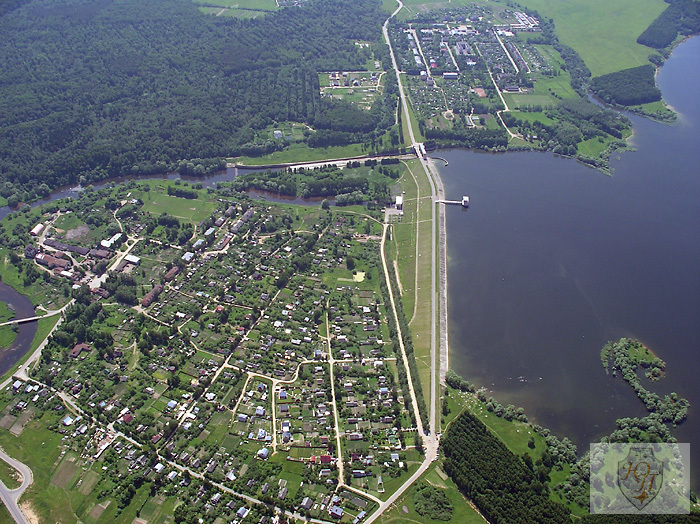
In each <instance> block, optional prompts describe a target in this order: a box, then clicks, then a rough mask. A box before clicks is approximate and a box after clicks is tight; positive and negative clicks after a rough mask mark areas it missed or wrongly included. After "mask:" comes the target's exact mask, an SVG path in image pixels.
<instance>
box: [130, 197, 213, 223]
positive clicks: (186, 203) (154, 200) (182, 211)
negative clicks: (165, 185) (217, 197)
mask: <svg viewBox="0 0 700 524" xmlns="http://www.w3.org/2000/svg"><path fill="white" fill-rule="evenodd" d="M143 210H144V211H146V212H148V213H152V214H154V215H160V214H161V213H163V212H165V213H167V214H169V215H172V216H174V217H176V218H180V219H182V220H185V221H187V222H192V223H194V222H200V221H201V220H203V219H205V218H207V217H208V216H210V215H211V214H212V212H213V211H214V205H213V204H212V203H211V202H205V201H203V200H199V199H193V200H190V199H187V198H178V197H175V196H170V195H164V194H162V193H151V194H149V195H147V196H144V204H143Z"/></svg>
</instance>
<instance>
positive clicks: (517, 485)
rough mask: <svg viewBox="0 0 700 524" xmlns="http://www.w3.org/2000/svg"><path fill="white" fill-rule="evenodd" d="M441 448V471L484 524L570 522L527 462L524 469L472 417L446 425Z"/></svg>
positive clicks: (467, 416) (568, 514)
mask: <svg viewBox="0 0 700 524" xmlns="http://www.w3.org/2000/svg"><path fill="white" fill-rule="evenodd" d="M440 445H441V447H442V449H443V451H444V453H445V463H444V467H445V472H446V473H447V474H448V475H450V477H451V478H452V480H453V481H454V482H455V484H457V486H458V487H459V489H460V491H462V493H464V495H466V496H467V497H468V498H469V499H471V500H472V501H473V502H474V504H476V506H477V507H478V508H479V510H480V511H481V513H482V514H483V515H484V517H485V518H486V519H487V520H488V521H489V522H492V523H494V524H500V523H508V524H518V523H523V524H525V523H528V524H529V523H532V522H539V523H541V524H554V523H559V524H563V523H567V524H568V523H569V522H570V518H571V517H570V511H569V509H568V508H566V507H565V506H563V505H562V504H559V503H557V502H553V501H551V500H549V489H548V488H547V486H546V485H545V484H544V483H543V482H541V481H540V480H539V479H538V478H536V476H535V474H534V471H533V469H532V468H531V466H532V461H528V462H529V463H528V464H526V462H524V461H523V460H521V459H520V458H518V457H517V456H516V455H514V454H513V453H512V452H511V451H510V450H509V449H508V448H507V447H506V446H505V445H504V444H503V443H502V442H501V441H500V440H499V439H498V437H496V436H495V435H494V434H493V433H491V431H490V430H489V429H488V428H487V427H486V426H485V425H484V424H482V423H481V422H480V421H479V420H478V419H477V418H476V417H475V416H474V415H472V414H471V413H469V412H464V413H462V414H461V415H460V416H458V417H457V418H456V419H455V420H454V421H453V422H452V424H450V426H449V428H448V430H447V433H446V434H445V435H444V436H443V438H442V440H441V443H440ZM528 457H529V455H528Z"/></svg>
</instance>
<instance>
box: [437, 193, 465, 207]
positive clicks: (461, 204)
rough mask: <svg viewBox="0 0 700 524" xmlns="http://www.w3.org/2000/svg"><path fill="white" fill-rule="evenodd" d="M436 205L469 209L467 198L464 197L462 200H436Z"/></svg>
mask: <svg viewBox="0 0 700 524" xmlns="http://www.w3.org/2000/svg"><path fill="white" fill-rule="evenodd" d="M436 202H437V203H438V204H452V205H456V206H462V207H469V197H468V196H467V195H464V196H463V197H462V200H436Z"/></svg>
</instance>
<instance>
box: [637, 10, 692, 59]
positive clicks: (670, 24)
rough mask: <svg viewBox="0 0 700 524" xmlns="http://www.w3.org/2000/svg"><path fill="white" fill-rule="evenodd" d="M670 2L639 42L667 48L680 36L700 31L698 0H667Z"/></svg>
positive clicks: (658, 47)
mask: <svg viewBox="0 0 700 524" xmlns="http://www.w3.org/2000/svg"><path fill="white" fill-rule="evenodd" d="M666 3H668V4H670V5H669V6H668V7H667V8H666V9H665V10H664V11H663V12H662V13H661V14H660V15H659V16H658V17H657V18H656V20H654V21H653V22H652V23H651V24H650V25H649V27H647V28H646V30H645V31H644V32H643V33H642V34H641V35H639V37H638V38H637V43H639V44H642V45H645V46H648V47H653V48H654V49H665V48H667V47H668V46H670V45H671V44H672V43H673V41H674V40H675V39H676V37H677V36H678V33H680V34H682V35H686V36H687V35H692V34H693V33H697V32H699V31H700V2H697V1H696V0H666Z"/></svg>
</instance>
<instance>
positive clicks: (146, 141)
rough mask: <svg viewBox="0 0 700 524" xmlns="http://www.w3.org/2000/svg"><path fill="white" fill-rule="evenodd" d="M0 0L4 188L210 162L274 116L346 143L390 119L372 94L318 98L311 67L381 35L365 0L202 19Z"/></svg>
mask: <svg viewBox="0 0 700 524" xmlns="http://www.w3.org/2000/svg"><path fill="white" fill-rule="evenodd" d="M12 5H14V6H16V5H17V2H7V1H5V2H3V4H2V7H3V9H4V11H6V12H5V13H4V15H2V16H1V17H0V33H1V34H2V35H3V38H2V40H1V41H0V64H2V65H1V66H0V68H1V70H2V78H3V81H2V83H0V150H1V151H2V154H1V155H0V194H2V195H3V196H8V195H11V194H18V198H19V200H24V201H26V200H31V199H33V198H35V197H36V196H37V194H38V186H39V185H40V184H41V183H42V182H45V183H46V184H48V185H49V186H50V187H58V186H61V185H66V184H73V183H76V182H78V181H81V182H85V183H89V182H92V181H96V180H99V179H103V178H106V177H114V176H124V175H133V174H149V173H157V172H164V171H169V170H175V169H177V168H178V166H179V165H180V164H179V163H180V161H182V160H183V159H184V160H190V159H199V161H198V162H192V165H191V166H190V165H188V164H187V163H185V164H183V166H181V167H182V169H185V170H191V171H192V172H193V173H195V174H196V173H197V172H206V171H207V170H208V169H209V168H211V167H215V166H216V162H214V163H211V162H210V160H212V159H218V158H220V157H225V156H234V155H237V154H248V155H253V154H263V153H267V152H270V151H273V150H275V149H279V148H281V147H283V145H284V141H274V140H272V139H271V138H270V137H269V136H268V131H267V130H266V128H268V126H271V125H273V124H274V123H275V122H279V121H297V122H306V123H308V124H309V125H311V126H312V127H318V128H319V129H321V130H323V132H324V133H330V132H334V133H345V134H346V135H345V136H344V140H345V141H347V140H358V139H361V140H365V139H367V140H371V139H372V138H374V137H375V136H378V135H379V134H383V132H384V131H383V130H381V129H379V127H381V126H382V125H387V123H391V124H393V116H391V117H390V116H387V113H388V114H389V115H393V108H391V107H390V106H391V103H388V104H387V103H386V102H385V101H384V100H383V99H382V98H381V97H380V98H379V99H378V102H377V104H376V105H377V107H376V108H373V109H372V110H371V111H369V113H367V112H366V111H364V110H361V109H359V108H356V107H355V106H351V105H349V104H347V103H336V102H335V101H330V100H322V99H321V98H320V97H319V85H318V76H317V72H318V71H320V70H337V69H345V70H348V69H364V65H365V63H366V61H367V59H368V58H369V57H370V56H371V55H370V53H371V51H370V50H369V49H368V48H360V47H358V46H356V45H355V42H356V41H358V40H365V41H375V40H376V39H377V37H378V35H379V34H380V26H381V18H382V15H381V13H380V2H378V1H377V0H357V1H353V2H343V1H340V0H324V1H320V0H317V1H311V2H309V3H308V4H305V6H303V7H299V8H293V9H283V10H280V11H278V12H275V13H270V14H269V15H267V16H265V17H263V18H260V19H255V20H237V19H230V18H225V17H220V18H216V17H209V16H205V15H203V14H202V13H201V12H200V11H199V10H198V9H197V7H196V6H194V5H193V4H192V2H191V1H190V0H154V1H151V2H140V1H136V0H97V1H94V2H81V1H78V2H69V1H68V0H30V1H29V2H27V3H25V4H24V5H22V6H20V7H18V8H16V9H13V10H11V11H8V9H7V8H6V6H8V7H9V6H12ZM1 13H2V11H1V10H0V14H1ZM336 106H337V109H338V110H339V111H338V112H336V111H335V109H336ZM387 108H388V109H387ZM311 136H314V135H313V134H311ZM317 141H318V140H317ZM321 142H323V140H321ZM317 145H322V144H317ZM200 164H201V167H198V166H200Z"/></svg>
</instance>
